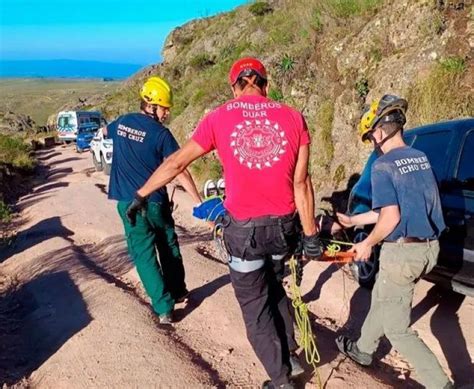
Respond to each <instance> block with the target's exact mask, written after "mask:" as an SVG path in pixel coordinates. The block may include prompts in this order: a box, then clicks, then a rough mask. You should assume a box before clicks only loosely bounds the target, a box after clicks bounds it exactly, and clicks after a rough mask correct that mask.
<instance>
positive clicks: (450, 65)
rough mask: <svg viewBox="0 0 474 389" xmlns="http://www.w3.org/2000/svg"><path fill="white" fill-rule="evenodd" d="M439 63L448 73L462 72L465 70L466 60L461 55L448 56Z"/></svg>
mask: <svg viewBox="0 0 474 389" xmlns="http://www.w3.org/2000/svg"><path fill="white" fill-rule="evenodd" d="M439 63H440V65H441V67H442V68H443V69H444V70H446V71H447V72H449V73H464V71H465V70H466V61H465V60H464V58H461V57H448V58H445V59H442V60H441V61H440V62H439Z"/></svg>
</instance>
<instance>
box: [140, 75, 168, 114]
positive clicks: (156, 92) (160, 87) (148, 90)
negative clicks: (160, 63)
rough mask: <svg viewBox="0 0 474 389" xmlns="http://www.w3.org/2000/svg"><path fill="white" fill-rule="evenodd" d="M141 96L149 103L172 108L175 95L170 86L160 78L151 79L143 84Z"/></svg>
mask: <svg viewBox="0 0 474 389" xmlns="http://www.w3.org/2000/svg"><path fill="white" fill-rule="evenodd" d="M140 96H141V98H142V99H143V100H145V101H146V102H147V103H150V104H154V105H161V106H162V107H166V108H170V107H171V106H172V105H173V94H172V92H171V87H170V85H169V84H168V83H167V82H166V81H165V80H163V79H162V78H160V77H150V78H149V79H148V80H146V82H145V83H144V84H143V86H142V89H141V90H140Z"/></svg>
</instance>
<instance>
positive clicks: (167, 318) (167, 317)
mask: <svg viewBox="0 0 474 389" xmlns="http://www.w3.org/2000/svg"><path fill="white" fill-rule="evenodd" d="M158 319H159V321H160V324H162V325H167V326H170V325H172V324H173V315H172V314H171V312H170V313H164V314H162V315H159V316H158Z"/></svg>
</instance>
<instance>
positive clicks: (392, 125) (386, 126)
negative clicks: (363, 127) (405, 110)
mask: <svg viewBox="0 0 474 389" xmlns="http://www.w3.org/2000/svg"><path fill="white" fill-rule="evenodd" d="M380 127H381V128H382V131H383V132H384V133H385V134H386V135H390V134H393V133H394V132H397V131H403V124H401V123H399V122H389V123H382V124H381V125H380Z"/></svg>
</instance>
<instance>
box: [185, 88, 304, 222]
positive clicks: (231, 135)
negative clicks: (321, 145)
mask: <svg viewBox="0 0 474 389" xmlns="http://www.w3.org/2000/svg"><path fill="white" fill-rule="evenodd" d="M192 139H193V140H194V141H196V142H197V143H198V144H199V145H200V146H201V147H202V148H203V149H204V150H205V151H206V152H209V151H211V150H213V149H217V153H218V155H219V159H220V160H221V163H222V165H223V168H224V178H225V186H226V190H225V191H226V200H225V203H224V205H225V207H226V209H227V210H228V211H229V212H230V214H231V215H232V216H233V217H235V218H236V219H239V220H242V219H247V218H251V217H259V216H269V215H273V216H282V215H287V214H290V213H292V212H294V211H295V208H296V207H295V199H294V191H293V177H294V173H295V166H296V161H297V157H298V150H299V148H300V146H302V145H307V144H309V143H310V139H309V133H308V128H307V126H306V122H305V120H304V118H303V115H302V114H301V113H299V112H298V111H296V110H294V109H292V108H290V107H288V106H286V105H283V104H281V103H279V102H276V101H273V100H270V99H268V98H266V97H263V96H241V97H240V98H237V99H234V100H230V101H228V102H227V103H225V104H223V105H221V106H220V107H218V108H217V109H215V110H214V111H212V112H211V113H209V114H208V115H207V116H206V117H205V118H204V119H203V120H202V121H201V122H200V123H199V125H198V127H197V128H196V130H195V132H194V134H193V136H192Z"/></svg>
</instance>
